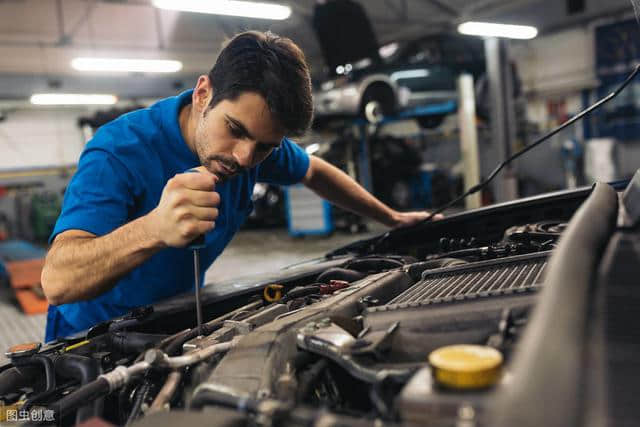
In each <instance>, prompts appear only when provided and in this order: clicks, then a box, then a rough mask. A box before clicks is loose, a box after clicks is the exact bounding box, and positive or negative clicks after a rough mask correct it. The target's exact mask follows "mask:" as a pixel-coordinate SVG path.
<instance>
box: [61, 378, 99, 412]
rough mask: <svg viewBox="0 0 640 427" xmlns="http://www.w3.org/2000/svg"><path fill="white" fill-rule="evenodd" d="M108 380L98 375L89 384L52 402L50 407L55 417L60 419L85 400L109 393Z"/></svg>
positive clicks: (88, 400)
mask: <svg viewBox="0 0 640 427" xmlns="http://www.w3.org/2000/svg"><path fill="white" fill-rule="evenodd" d="M109 391H110V390H109V382H107V380H106V379H104V378H100V377H98V379H96V380H93V381H91V382H90V383H89V384H87V385H84V386H82V387H80V388H79V389H77V390H75V391H73V392H71V393H69V394H68V395H66V396H65V397H63V398H62V399H60V400H58V401H57V402H55V403H53V404H52V405H51V406H52V409H53V410H54V411H55V419H56V420H61V419H62V417H64V416H65V415H67V414H69V413H70V412H71V411H75V410H76V409H78V408H79V407H81V406H83V405H86V404H87V402H93V401H94V400H96V399H98V398H100V397H103V396H106V395H107V394H109Z"/></svg>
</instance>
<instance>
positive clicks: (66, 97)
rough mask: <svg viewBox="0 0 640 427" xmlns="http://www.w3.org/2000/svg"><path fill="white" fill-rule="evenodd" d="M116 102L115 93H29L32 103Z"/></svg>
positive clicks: (109, 103) (77, 103)
mask: <svg viewBox="0 0 640 427" xmlns="http://www.w3.org/2000/svg"><path fill="white" fill-rule="evenodd" d="M116 102H118V98H117V97H116V96H115V95H98V94H82V93H36V94H33V95H31V103H32V104H34V105H113V104H115V103H116Z"/></svg>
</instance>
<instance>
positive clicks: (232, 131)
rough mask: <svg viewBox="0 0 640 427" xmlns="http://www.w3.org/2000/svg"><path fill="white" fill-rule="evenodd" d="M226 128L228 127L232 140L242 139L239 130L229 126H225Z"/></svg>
mask: <svg viewBox="0 0 640 427" xmlns="http://www.w3.org/2000/svg"><path fill="white" fill-rule="evenodd" d="M227 126H228V127H229V131H230V132H231V135H233V137H234V138H242V136H243V134H242V131H241V130H240V129H239V128H237V127H235V126H233V125H231V124H227Z"/></svg>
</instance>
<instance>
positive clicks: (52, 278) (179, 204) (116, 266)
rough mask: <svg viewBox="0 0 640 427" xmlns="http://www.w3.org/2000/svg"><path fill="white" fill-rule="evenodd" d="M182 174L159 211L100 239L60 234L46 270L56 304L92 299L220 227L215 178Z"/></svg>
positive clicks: (82, 233)
mask: <svg viewBox="0 0 640 427" xmlns="http://www.w3.org/2000/svg"><path fill="white" fill-rule="evenodd" d="M201 172H202V173H186V174H179V175H176V176H175V177H173V178H172V179H170V180H169V182H167V185H166V186H165V188H164V190H163V192H162V196H161V199H160V202H159V204H158V206H157V207H156V208H155V209H154V210H153V211H151V212H149V213H148V214H147V215H145V216H142V217H140V218H138V219H136V220H134V221H131V222H130V223H128V224H125V225H123V226H121V227H119V228H117V229H115V230H114V231H112V232H111V233H109V234H106V235H104V236H101V237H96V236H95V235H93V234H91V233H88V232H86V231H80V230H68V231H65V232H63V233H60V234H59V235H58V236H57V237H56V239H55V240H54V242H53V245H52V246H51V249H50V250H49V253H48V254H47V258H46V260H45V265H44V268H43V270H42V277H41V282H42V288H43V290H44V293H45V295H46V297H47V299H48V300H49V303H51V304H54V305H59V304H66V303H70V302H74V301H79V300H84V299H89V298H93V297H95V296H97V295H99V294H101V293H104V292H106V291H108V290H110V289H111V288H112V287H113V286H114V285H115V283H116V282H117V280H118V279H119V278H120V277H122V276H123V275H124V274H126V273H128V272H129V271H131V270H132V269H134V268H135V267H137V266H139V265H140V264H142V263H143V262H144V261H146V260H147V259H149V258H150V257H151V256H152V255H153V254H155V253H156V252H158V251H159V250H161V249H163V248H166V247H183V246H186V245H187V244H189V243H190V242H191V241H193V240H194V239H195V238H196V237H198V236H199V235H201V234H204V233H206V232H207V231H209V230H211V229H212V228H213V227H214V226H215V220H216V218H217V217H218V209H217V206H218V204H219V203H220V196H219V195H218V194H217V193H215V192H214V188H215V182H216V177H215V176H214V175H212V174H210V173H208V172H206V171H204V170H202V171H201Z"/></svg>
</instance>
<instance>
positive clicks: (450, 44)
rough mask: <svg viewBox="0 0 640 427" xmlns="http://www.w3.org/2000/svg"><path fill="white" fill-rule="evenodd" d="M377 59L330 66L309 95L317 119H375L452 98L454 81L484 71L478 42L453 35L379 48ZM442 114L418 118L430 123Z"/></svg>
mask: <svg viewBox="0 0 640 427" xmlns="http://www.w3.org/2000/svg"><path fill="white" fill-rule="evenodd" d="M381 52H382V55H381V59H380V60H379V61H377V60H375V59H370V58H365V59H361V60H359V61H355V62H354V63H352V64H344V65H339V66H337V67H336V69H335V70H331V79H329V80H327V81H325V82H324V83H322V84H321V85H320V86H319V87H320V89H319V90H317V91H316V92H315V94H314V107H315V112H316V116H317V118H318V119H319V120H327V119H330V118H332V117H348V116H350V117H364V118H366V119H367V120H368V121H370V122H375V121H378V120H379V119H380V117H381V116H387V115H392V114H394V113H396V112H399V111H402V110H407V109H409V108H412V107H420V106H429V105H434V104H437V105H446V104H447V103H450V102H455V101H456V100H457V96H458V95H457V90H456V81H457V78H458V76H459V75H460V74H462V73H469V74H471V75H472V76H474V78H475V79H479V78H480V77H481V76H482V75H483V73H484V70H485V57H484V46H483V41H482V40H481V39H479V38H477V37H468V36H463V35H458V34H448V33H443V34H436V35H429V36H426V37H422V38H420V39H417V40H411V41H405V42H396V43H390V44H388V45H385V46H383V47H382V48H381ZM445 115H446V113H444V112H443V113H440V114H435V115H425V116H422V117H418V120H419V121H420V123H421V125H423V126H425V127H434V126H437V125H439V124H440V123H441V121H442V119H443V118H444V116H445Z"/></svg>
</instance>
